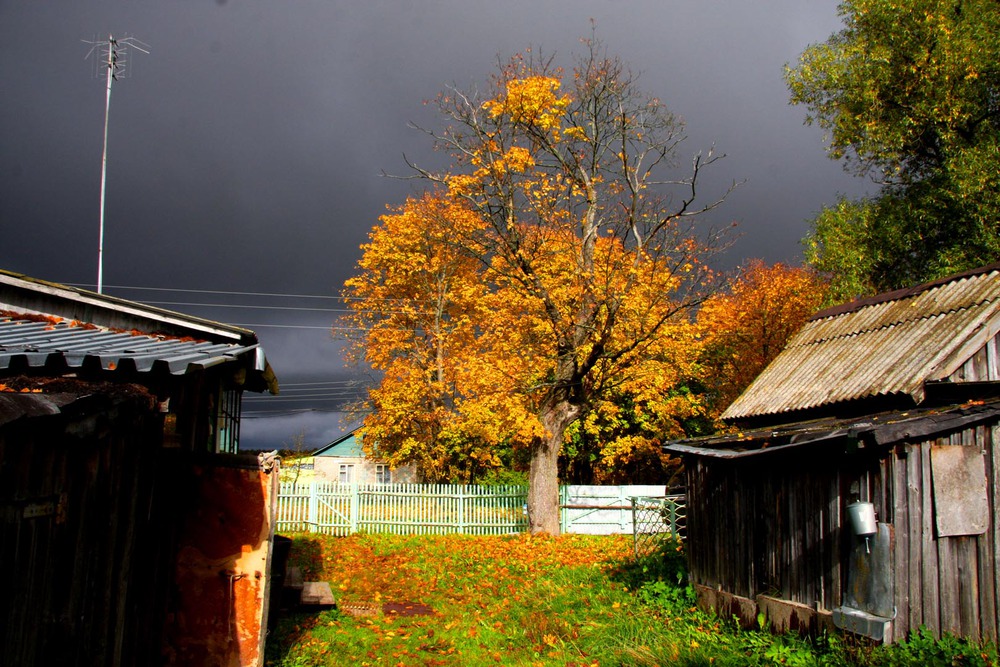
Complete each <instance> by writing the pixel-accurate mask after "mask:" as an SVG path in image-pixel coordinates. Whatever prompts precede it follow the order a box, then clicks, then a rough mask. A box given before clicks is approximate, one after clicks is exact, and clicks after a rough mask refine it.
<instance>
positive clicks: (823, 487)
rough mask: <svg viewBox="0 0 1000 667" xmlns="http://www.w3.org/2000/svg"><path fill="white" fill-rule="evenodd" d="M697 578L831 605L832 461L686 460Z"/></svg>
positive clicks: (835, 549)
mask: <svg viewBox="0 0 1000 667" xmlns="http://www.w3.org/2000/svg"><path fill="white" fill-rule="evenodd" d="M688 470H689V476H690V477H689V487H688V489H689V496H688V512H689V522H688V543H689V553H690V558H689V560H690V563H691V576H692V580H693V581H694V582H695V583H698V584H701V585H704V586H707V587H709V588H719V587H721V588H722V590H725V591H727V592H729V593H733V594H735V595H739V596H742V597H745V598H754V597H755V596H757V595H761V594H764V595H771V596H775V597H779V598H782V599H787V600H791V601H794V602H800V603H802V604H805V605H807V606H810V607H815V606H817V605H818V606H820V607H821V608H831V607H832V606H835V605H836V604H839V600H840V595H841V586H842V581H841V572H840V563H841V562H842V553H841V551H842V545H841V540H840V528H839V526H840V516H841V507H840V503H839V502H838V501H837V493H838V492H839V490H840V487H841V475H840V472H839V471H838V470H837V469H836V466H832V465H829V462H828V461H827V462H820V463H819V464H818V465H817V464H816V463H815V462H813V463H808V462H807V461H806V460H803V459H791V458H790V457H771V460H769V461H766V462H760V463H754V464H749V463H743V464H732V463H720V462H710V463H708V464H707V465H706V462H705V461H704V460H696V461H691V462H690V463H689V468H688Z"/></svg>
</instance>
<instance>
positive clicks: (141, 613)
mask: <svg viewBox="0 0 1000 667" xmlns="http://www.w3.org/2000/svg"><path fill="white" fill-rule="evenodd" d="M97 400H98V399H97V398H96V397H93V398H92V399H91V400H89V401H88V403H89V406H88V409H87V410H86V412H85V413H82V414H80V415H79V416H74V415H73V414H72V412H73V411H72V410H71V409H66V411H67V412H70V414H69V415H67V416H65V418H64V417H63V416H58V417H46V418H44V419H41V418H39V419H25V420H21V421H19V422H15V423H11V424H7V425H5V426H4V427H3V428H2V429H0V531H2V533H0V534H2V536H3V537H2V540H0V542H2V547H0V570H2V571H3V572H5V573H7V574H8V575H10V576H9V578H8V581H7V582H6V584H5V590H4V592H3V594H2V595H0V644H2V647H3V650H0V665H18V666H19V667H20V666H25V665H68V666H73V665H98V664H100V665H141V664H153V663H154V661H157V660H158V659H159V653H160V650H159V647H160V633H161V629H162V626H163V616H164V610H165V607H166V595H167V588H166V586H162V585H160V584H159V582H157V578H156V572H157V565H158V562H159V556H160V550H161V547H162V545H161V543H160V542H161V535H159V534H158V530H159V528H158V526H157V525H156V524H155V523H152V522H150V521H149V520H148V516H147V512H148V509H149V507H150V505H151V503H152V494H153V489H154V486H155V484H154V483H153V480H154V478H155V469H156V465H155V457H154V454H155V451H154V447H153V444H151V443H154V444H155V443H156V442H158V440H157V438H158V430H160V429H162V426H161V424H160V420H159V417H158V415H156V414H154V413H153V411H152V410H151V409H150V408H148V407H147V408H144V409H143V408H137V407H136V405H135V403H134V402H131V401H123V402H117V403H116V404H115V405H111V406H104V407H101V408H97V407H95V405H94V403H95V402H97Z"/></svg>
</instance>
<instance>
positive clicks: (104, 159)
mask: <svg viewBox="0 0 1000 667" xmlns="http://www.w3.org/2000/svg"><path fill="white" fill-rule="evenodd" d="M82 41H83V42H85V43H87V44H90V45H91V46H90V51H88V52H87V55H86V56H85V58H90V57H91V56H92V55H94V54H95V53H98V54H99V56H100V57H99V58H98V59H95V63H96V64H95V70H94V74H95V76H100V75H101V74H103V75H104V76H105V78H106V79H107V91H108V92H107V96H106V97H105V101H104V151H103V153H102V156H101V231H100V235H99V238H98V242H97V293H98V294H101V293H102V289H103V285H104V192H105V187H106V184H107V174H108V112H109V111H110V109H111V84H112V82H114V81H117V80H118V79H120V78H125V77H127V76H128V74H129V69H128V53H129V50H130V49H135V50H136V51H141V52H142V53H146V54H148V53H149V45H148V44H144V43H142V42H140V41H139V40H138V39H136V38H135V37H123V38H121V39H115V37H114V36H113V35H108V38H107V39H101V40H96V39H95V40H86V39H85V40H82Z"/></svg>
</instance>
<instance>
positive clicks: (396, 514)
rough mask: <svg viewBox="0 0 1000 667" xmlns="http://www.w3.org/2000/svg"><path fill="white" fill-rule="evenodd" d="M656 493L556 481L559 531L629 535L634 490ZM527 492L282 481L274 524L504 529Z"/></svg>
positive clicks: (521, 510)
mask: <svg viewBox="0 0 1000 667" xmlns="http://www.w3.org/2000/svg"><path fill="white" fill-rule="evenodd" d="M657 492H659V493H662V492H663V487H662V486H655V487H654V486H563V487H560V505H561V515H560V518H561V522H560V523H561V528H562V532H566V533H588V534H605V535H606V534H612V533H625V534H629V533H633V534H634V532H635V527H634V525H633V510H632V501H631V499H632V497H635V496H643V495H651V494H654V493H657ZM527 497H528V489H527V487H524V486H478V485H459V484H339V483H335V482H310V483H305V484H302V483H300V484H294V483H291V482H283V483H282V484H281V489H280V492H279V496H278V517H277V525H276V527H277V530H278V531H280V532H299V531H308V532H317V533H325V534H329V535H350V534H352V533H355V532H358V531H366V532H372V533H376V532H388V533H400V534H417V535H419V534H444V533H464V534H468V535H503V534H509V533H519V532H522V531H524V530H527V528H528V517H527V513H526V511H525V507H526V504H527ZM667 520H668V521H669V519H667ZM678 529H679V528H678V525H677V524H676V523H672V524H671V525H668V526H665V527H662V528H661V529H660V530H661V532H672V533H674V534H677V532H678Z"/></svg>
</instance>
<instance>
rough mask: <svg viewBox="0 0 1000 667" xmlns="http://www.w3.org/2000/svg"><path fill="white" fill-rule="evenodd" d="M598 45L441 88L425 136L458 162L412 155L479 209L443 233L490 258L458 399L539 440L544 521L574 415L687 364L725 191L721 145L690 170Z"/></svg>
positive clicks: (538, 486)
mask: <svg viewBox="0 0 1000 667" xmlns="http://www.w3.org/2000/svg"><path fill="white" fill-rule="evenodd" d="M585 44H586V50H585V53H584V54H583V56H582V57H580V58H578V59H577V61H576V65H575V67H574V69H573V71H572V73H571V74H569V75H564V74H563V72H562V71H561V70H559V69H557V68H555V67H554V66H553V63H552V61H551V59H543V58H540V57H539V56H537V55H535V54H533V53H531V52H528V53H526V54H525V55H523V56H518V57H515V58H513V59H512V60H511V61H510V63H509V64H507V65H506V66H503V67H501V68H500V70H499V72H498V73H497V74H496V75H495V76H494V77H493V78H492V80H491V82H490V85H489V86H488V88H487V89H486V90H485V91H484V92H482V93H480V92H462V91H458V90H452V91H449V92H447V93H445V94H442V95H441V96H440V97H439V100H438V106H439V110H440V111H441V112H442V113H443V114H444V116H445V118H446V119H447V121H448V125H447V127H446V128H445V129H443V130H441V131H439V132H435V131H428V133H429V134H430V135H431V136H433V137H434V139H435V141H436V143H437V145H438V147H439V148H441V149H443V150H446V151H448V152H449V153H450V154H451V155H452V157H453V160H452V163H451V166H450V168H449V169H448V170H446V171H443V172H435V171H430V170H424V169H421V168H420V167H419V166H417V165H411V166H413V167H414V168H415V169H416V170H417V171H418V173H419V174H420V175H421V176H423V177H425V178H427V179H429V180H430V181H432V182H433V183H435V184H438V186H440V187H441V188H443V189H442V190H441V194H442V196H446V197H447V198H448V199H449V200H450V201H451V202H452V205H454V206H456V207H458V208H459V209H460V210H462V211H463V212H462V215H463V216H465V215H470V216H472V217H471V218H470V219H474V220H475V221H476V222H475V223H474V224H473V223H470V224H468V225H463V226H459V227H458V228H455V227H449V228H448V232H447V236H448V238H447V240H446V245H447V247H448V248H449V249H454V250H455V251H456V253H457V254H456V255H455V256H456V257H462V261H463V262H464V261H466V260H468V261H474V262H478V263H479V266H480V267H481V269H480V273H479V276H480V282H479V283H478V284H477V285H476V286H477V287H480V288H482V289H483V290H484V291H483V292H482V293H479V294H475V295H474V296H473V297H472V298H473V299H474V300H476V301H477V304H476V307H472V304H469V307H468V308H467V309H466V311H465V312H467V313H468V317H469V318H470V319H469V328H468V329H463V330H462V332H456V335H457V336H458V337H459V338H461V337H463V336H472V337H473V338H474V339H475V340H474V342H472V343H469V344H467V345H466V344H463V346H461V349H462V352H461V353H459V348H460V346H458V345H451V346H448V348H449V349H450V350H451V351H452V352H454V355H453V357H452V358H453V359H454V360H455V367H454V369H455V374H454V378H455V382H456V384H455V385H454V386H455V387H456V388H457V389H458V393H457V394H456V397H455V398H456V400H455V405H459V406H463V407H464V408H465V409H466V411H467V414H468V416H469V417H470V418H471V417H473V416H475V419H478V420H479V422H478V423H479V425H480V430H481V431H482V432H481V433H480V434H479V435H478V436H477V437H482V436H483V435H490V436H497V437H503V438H506V439H507V440H508V441H510V442H513V443H514V444H515V445H517V444H519V445H520V446H523V447H525V448H526V449H527V450H528V452H529V456H530V469H529V497H528V512H529V523H530V527H531V530H532V531H533V532H547V533H557V532H558V530H559V513H558V483H559V479H558V461H559V455H560V452H561V451H562V448H563V444H564V442H565V441H566V439H567V434H568V430H569V429H570V427H571V425H573V424H574V423H575V422H577V421H578V420H580V419H581V418H583V417H584V416H585V415H587V414H588V413H589V412H591V411H593V410H594V409H596V408H597V407H598V406H599V404H600V402H601V401H602V400H604V399H606V398H608V397H610V396H612V395H613V394H614V393H615V392H619V393H621V392H626V393H630V392H631V393H637V392H646V393H647V394H653V393H655V392H659V391H660V390H667V394H665V395H669V389H670V388H671V387H673V386H674V385H675V384H676V382H677V381H678V378H681V377H682V376H683V375H684V373H685V368H686V366H687V365H688V364H689V363H690V360H691V354H692V352H693V351H695V349H696V346H697V345H698V336H697V335H696V333H695V327H694V325H693V323H692V321H691V320H692V312H693V309H694V307H695V306H696V305H697V304H699V303H700V302H701V301H702V300H703V299H704V296H705V294H706V290H707V288H708V283H709V280H710V277H711V272H710V271H709V270H708V268H707V266H706V261H707V259H708V258H709V257H710V256H711V255H712V254H713V253H714V252H715V251H716V250H717V249H718V240H719V238H720V235H719V234H717V233H716V232H714V231H713V230H708V229H701V228H700V227H701V225H699V224H698V223H697V222H696V216H697V214H699V213H703V212H705V211H707V210H709V209H711V208H714V207H715V206H717V205H718V204H719V203H721V201H722V199H723V198H724V196H725V194H724V193H720V196H719V197H717V198H715V199H712V200H711V201H708V202H704V203H703V202H701V200H700V199H699V198H698V197H696V194H697V187H696V186H697V185H698V182H699V176H700V174H701V173H702V170H703V169H704V168H705V167H706V166H708V165H710V164H711V163H712V162H714V161H715V160H716V159H717V156H716V155H714V154H713V153H712V152H711V151H710V152H708V153H707V154H705V155H702V154H696V155H694V156H693V158H692V161H691V163H690V167H689V168H686V169H681V168H680V167H679V164H678V150H679V146H680V144H681V142H682V141H683V139H684V134H683V123H682V122H681V120H680V119H679V118H677V117H676V116H674V115H673V114H671V113H670V112H669V111H668V110H667V109H666V107H665V106H664V105H663V104H662V103H661V102H660V101H659V100H658V99H656V98H653V97H649V96H647V95H645V94H643V93H642V92H641V91H640V90H639V88H638V86H637V82H636V78H635V76H634V75H633V74H632V73H631V72H630V70H629V69H628V67H627V66H626V65H625V64H624V63H623V62H621V61H620V60H619V59H617V58H614V57H610V56H608V55H607V54H606V52H605V51H604V49H603V47H602V46H601V45H600V44H599V43H598V42H596V41H594V40H590V41H586V42H585ZM679 171H680V172H683V173H678V172H679ZM384 222H385V220H384V219H383V223H384ZM449 252H450V251H449ZM361 269H362V272H365V271H366V270H367V269H366V268H365V266H364V265H362V266H361ZM356 280H369V278H367V277H365V276H362V277H361V278H359V279H356ZM356 286H357V283H349V285H348V287H349V288H356ZM470 289H471V288H470ZM471 294H472V293H471V292H470V295H471ZM359 296H360V295H359ZM386 326H389V325H386ZM369 354H370V355H371V353H370V352H369ZM411 368H412V367H411ZM430 369H431V367H430V366H428V365H427V364H426V363H425V368H424V369H423V371H422V372H423V375H426V374H427V372H428V371H429V370H430ZM399 372H400V373H402V372H403V371H402V369H400V370H399ZM656 403H657V405H659V403H660V401H659V400H658V401H656ZM399 418H400V419H403V420H404V421H405V420H407V419H418V417H413V416H405V415H399ZM469 423H473V422H469ZM491 424H499V426H492V427H491V428H494V429H495V431H493V432H490V431H489V430H488V428H487V427H488V426H490V425H491ZM622 446H623V448H626V447H627V446H628V444H627V443H623V444H622Z"/></svg>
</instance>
